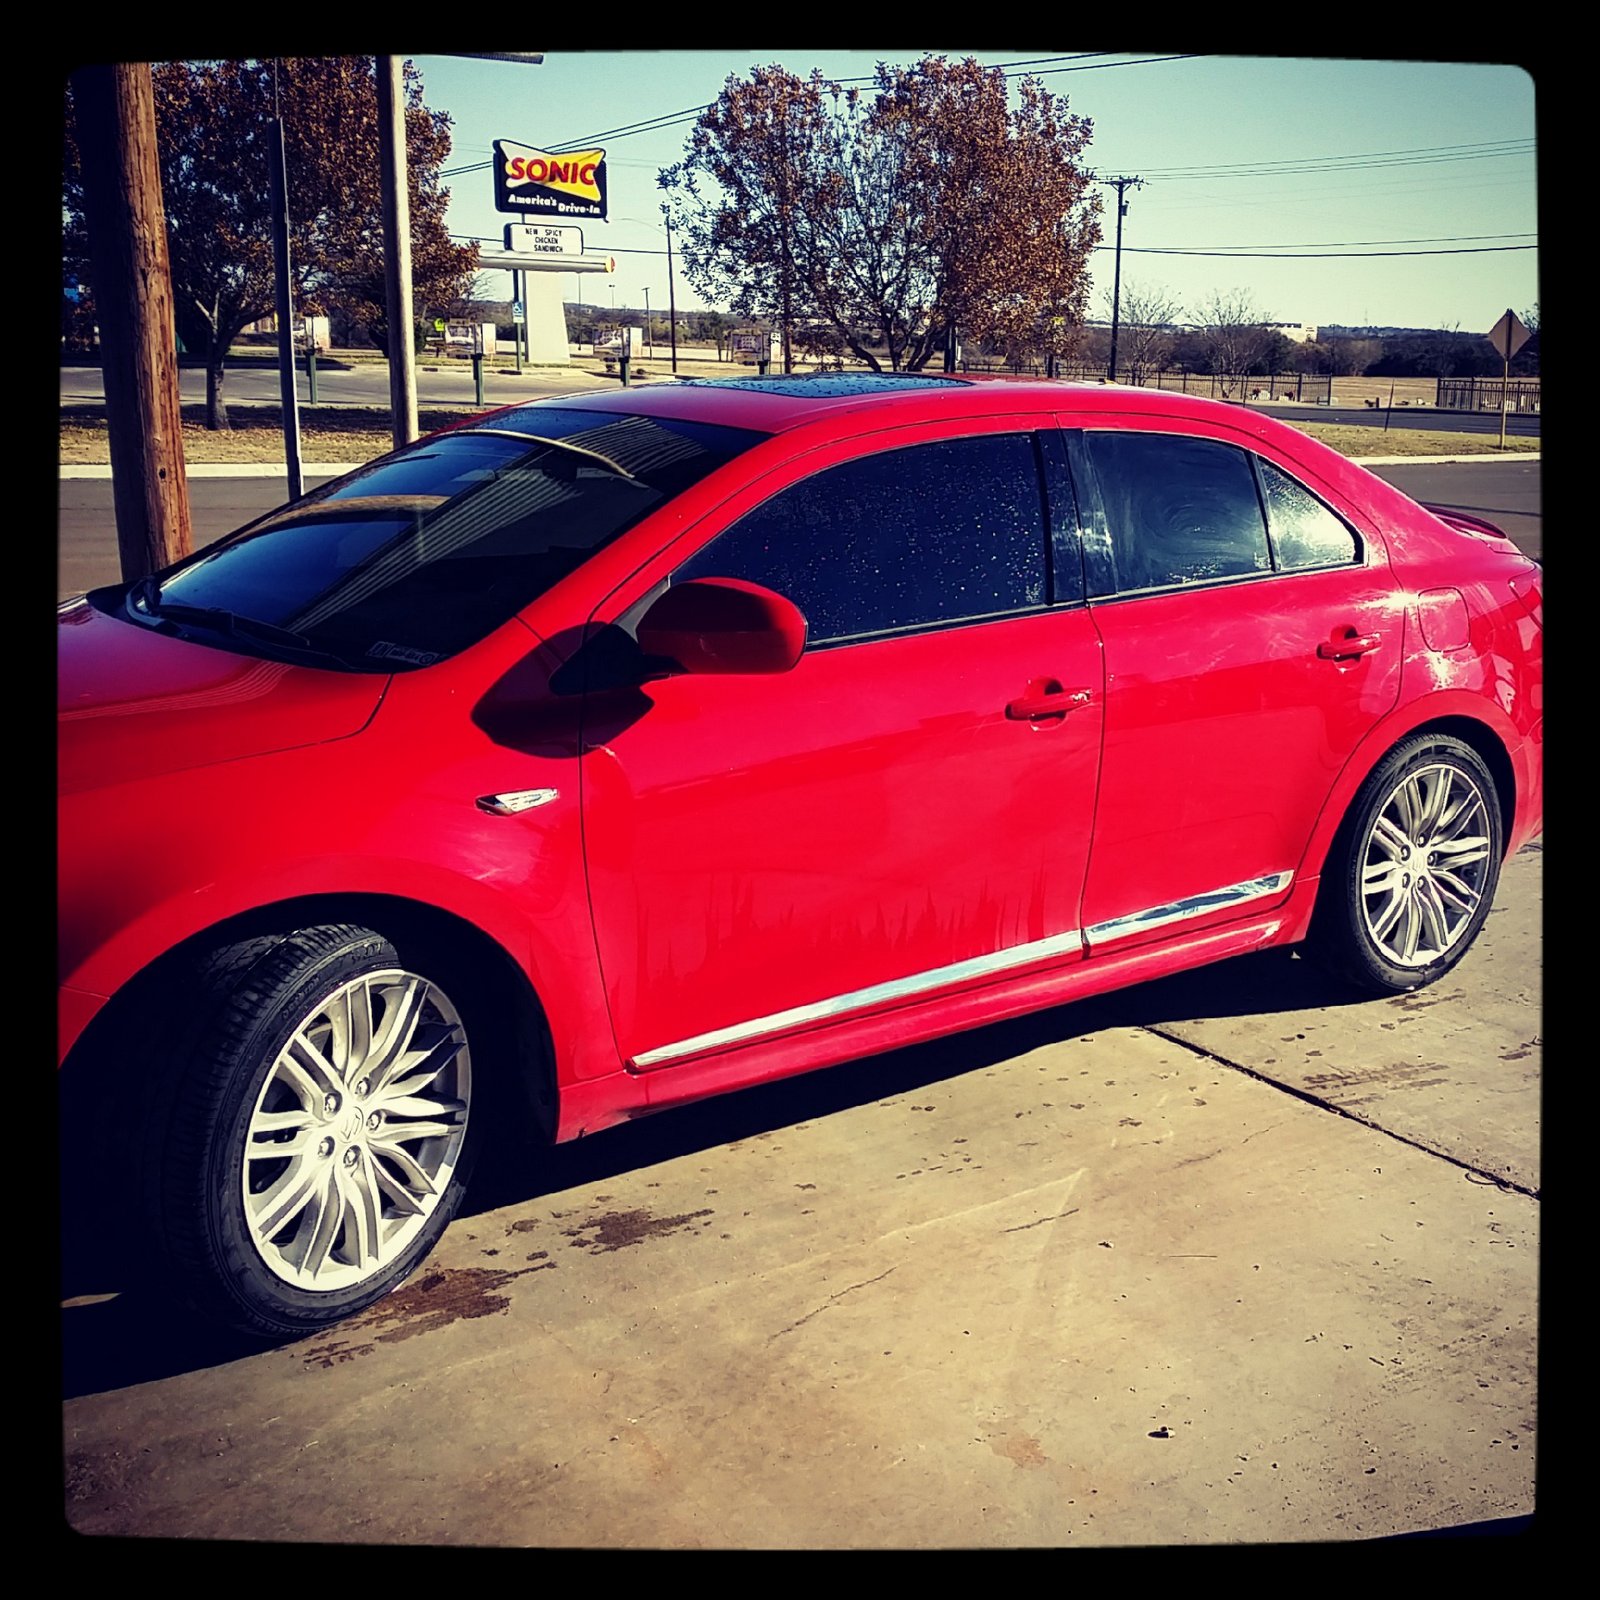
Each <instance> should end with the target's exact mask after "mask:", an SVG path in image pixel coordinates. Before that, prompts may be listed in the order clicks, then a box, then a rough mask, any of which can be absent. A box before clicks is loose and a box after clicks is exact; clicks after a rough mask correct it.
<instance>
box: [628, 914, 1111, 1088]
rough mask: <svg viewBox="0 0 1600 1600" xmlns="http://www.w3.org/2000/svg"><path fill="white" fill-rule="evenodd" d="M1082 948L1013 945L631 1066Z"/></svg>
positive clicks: (1073, 943) (1072, 939)
mask: <svg viewBox="0 0 1600 1600" xmlns="http://www.w3.org/2000/svg"><path fill="white" fill-rule="evenodd" d="M1082 948H1083V935H1082V934H1080V933H1079V932H1078V931H1077V930H1076V929H1074V930H1073V931H1072V932H1070V933H1056V934H1052V935H1051V936H1050V937H1049V938H1048V939H1035V940H1034V941H1033V942H1032V943H1031V944H1018V945H1012V946H1011V948H1010V949H1009V950H997V951H995V952H994V954H992V955H987V956H973V957H971V958H970V959H969V960H966V961H953V962H951V963H950V965H949V966H947V967H933V968H931V969H930V970H929V971H926V972H917V973H913V974H912V975H911V976H910V977H909V978H892V979H890V980H889V982H887V983H875V984H872V985H871V986H870V987H868V988H865V989H852V990H851V991H850V993H848V994H840V995H835V996H834V997H833V998H832V999H831V1000H814V1001H812V1002H811V1003H810V1004H809V1005H803V1006H791V1007H790V1008H789V1009H788V1010H787V1011H775V1012H773V1013H772V1015H771V1016H766V1017H753V1018H752V1019H751V1020H750V1021H749V1022H736V1023H734V1025H733V1026H732V1027H730V1028H717V1029H715V1030H714V1031H713V1032H711V1033H697V1034H696V1035H695V1036H694V1037H693V1038H692V1039H680V1040H679V1041H678V1042H677V1043H676V1044H664V1045H661V1046H660V1047H659V1048H657V1049H655V1050H645V1051H641V1052H640V1054H638V1055H636V1056H635V1057H634V1058H633V1061H632V1065H633V1066H635V1067H659V1066H662V1065H663V1064H664V1063H666V1062H668V1061H676V1060H677V1059H678V1058H679V1057H680V1056H691V1055H694V1054H696V1053H697V1052H698V1051H701V1050H714V1049H716V1048H717V1047H718V1046H719V1045H726V1044H739V1043H741V1042H743V1041H744V1040H746V1039H757V1038H760V1037H761V1036H762V1035H763V1034H767V1033H777V1032H778V1031H779V1030H780V1029H782V1028H795V1027H799V1026H800V1025H801V1024H803V1023H807V1022H820V1021H822V1020H823V1018H825V1017H836V1016H840V1015H842V1014H843V1013H844V1012H847V1011H860V1010H863V1009H865V1008H866V1007H868V1006H875V1005H880V1004H882V1003H883V1002H885V1001H889V1000H903V999H905V998H907V997H908V996H910V995H915V994H921V993H923V992H924V991H926V990H928V989H938V988H942V987H943V986H944V985H945V984H947V983H960V982H962V981H963V980H964V979H967V978H981V977H987V976H988V975H989V974H990V973H994V972H1004V971H1006V970H1007V969H1008V968H1011V967H1022V966H1026V965H1027V964H1028V963H1029V962H1030V961H1042V960H1044V959H1045V958H1046V957H1047V956H1062V955H1070V954H1071V953H1072V952H1074V951H1076V950H1081V949H1082Z"/></svg>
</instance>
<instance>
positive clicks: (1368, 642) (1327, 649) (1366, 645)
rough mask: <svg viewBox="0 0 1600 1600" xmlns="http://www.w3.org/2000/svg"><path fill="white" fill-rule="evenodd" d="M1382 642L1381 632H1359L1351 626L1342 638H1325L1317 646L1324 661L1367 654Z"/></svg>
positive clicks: (1341, 659)
mask: <svg viewBox="0 0 1600 1600" xmlns="http://www.w3.org/2000/svg"><path fill="white" fill-rule="evenodd" d="M1382 643H1383V635H1382V634H1381V633H1357V632H1356V630H1355V629H1354V628H1349V629H1347V630H1346V631H1345V635H1344V637H1343V638H1342V639H1341V638H1333V639H1324V640H1323V641H1322V643H1321V644H1319V645H1318V646H1317V654H1318V655H1319V656H1321V657H1322V659H1323V660H1324V661H1345V660H1348V659H1349V658H1350V657H1351V656H1364V655H1367V654H1369V653H1370V652H1371V651H1373V650H1376V649H1377V648H1378V646H1379V645H1380V644H1382Z"/></svg>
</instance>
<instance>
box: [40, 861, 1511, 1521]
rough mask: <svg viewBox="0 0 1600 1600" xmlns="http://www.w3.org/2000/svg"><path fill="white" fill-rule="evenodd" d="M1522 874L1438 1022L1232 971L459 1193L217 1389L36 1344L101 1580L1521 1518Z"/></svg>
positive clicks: (1000, 1033) (1282, 974) (68, 1483)
mask: <svg viewBox="0 0 1600 1600" xmlns="http://www.w3.org/2000/svg"><path fill="white" fill-rule="evenodd" d="M1541 864H1542V851H1540V850H1538V849H1530V850H1528V851H1526V852H1524V853H1523V854H1521V855H1519V856H1518V857H1516V858H1515V859H1514V860H1513V861H1512V862H1511V863H1510V864H1509V866H1508V869H1507V872H1506V874H1505V879H1504V883H1503V886H1502V890H1501V900H1500V909H1499V910H1497V912H1496V913H1495V915H1494V916H1493V917H1492V918H1491V922H1490V930H1491V932H1490V936H1488V937H1486V939H1485V940H1484V942H1483V943H1482V944H1480V946H1479V947H1478V948H1477V949H1475V950H1474V951H1473V953H1472V954H1471V955H1470V956H1469V957H1468V958H1467V959H1466V960H1465V961H1464V962H1463V963H1462V965H1461V966H1460V967H1459V968H1458V969H1457V972H1456V973H1455V974H1452V976H1451V977H1450V978H1449V979H1447V980H1445V982H1444V983H1442V984H1441V985H1439V986H1438V987H1437V988H1436V989H1432V990H1429V991H1425V992H1424V993H1423V994H1421V995H1417V996H1408V997H1404V998H1403V999H1402V1000H1390V1001H1385V1000H1377V1001H1368V1002H1358V1003H1355V1004H1349V1003H1346V1002H1345V999H1344V997H1343V996H1342V995H1339V994H1335V993H1333V992H1331V991H1330V990H1328V989H1327V987H1326V986H1325V985H1323V984H1321V982H1320V980H1318V979H1316V978H1315V977H1314V975H1313V974H1312V973H1311V972H1310V971H1308V970H1307V969H1306V968H1305V967H1304V965H1303V964H1302V963H1300V962H1298V961H1294V960H1290V959H1286V958H1284V957H1282V956H1275V955H1274V956H1267V957H1256V958H1250V959H1246V960H1243V961H1236V962H1231V963H1228V964H1226V965H1224V966H1221V967H1217V968H1213V969H1210V970H1209V971H1208V972H1207V973H1203V974H1200V975H1198V976H1196V977H1194V978H1185V979H1177V980H1172V981H1171V982H1169V983H1165V984H1155V985H1150V986H1147V987H1146V988H1144V989H1140V990H1131V991H1126V992H1125V993H1124V994H1123V995H1120V996H1114V997H1111V998H1110V999H1109V1000H1107V1001H1106V1002H1103V1003H1088V1004H1085V1005H1082V1006H1075V1007H1063V1008H1060V1009H1058V1010H1056V1011H1052V1012H1047V1013H1044V1014H1042V1015H1039V1016H1035V1017H1032V1018H1027V1019H1023V1020H1021V1021H1019V1022H1016V1023H1012V1024H1006V1025H1003V1026H1000V1027H995V1028H989V1029H984V1030H981V1031H979V1032H977V1033H973V1034H968V1035H965V1036H962V1037H960V1038H957V1039H954V1040H947V1041H942V1042H940V1043H938V1044H936V1045H931V1046H925V1047H921V1048H919V1049H916V1050H909V1051H902V1052H898V1053H896V1054H894V1055H891V1056H885V1057H879V1058H876V1059H872V1060H868V1061H862V1062H856V1063H851V1064H849V1065H846V1066H842V1067H839V1068H835V1069H833V1070H832V1071H830V1072H825V1073H819V1074H812V1075H810V1076H808V1077H805V1078H800V1079H795V1080H791V1081H789V1082H787V1083H783V1084H778V1085H773V1086H770V1087H768V1088H765V1089H761V1090H757V1091H752V1092H750V1093H747V1094H744V1095H739V1096H734V1097H730V1098H727V1099H724V1100H721V1101H717V1102H709V1103H707V1104H705V1105H702V1106H698V1107H691V1108H688V1109H685V1110H682V1111H678V1112H673V1113H669V1114H667V1115H664V1116H661V1117H657V1118H655V1119H652V1120H651V1121H648V1122H644V1123H639V1124H634V1125H632V1126H629V1127H626V1128H623V1129H619V1130H616V1131H614V1132H612V1133H609V1134H606V1135H602V1136H600V1137H598V1138H596V1139H593V1140H589V1141H582V1142H580V1143H579V1144H577V1145H574V1146H567V1147H563V1148H562V1149H560V1150H557V1151H555V1152H552V1153H551V1154H550V1155H549V1156H548V1157H547V1158H546V1160H545V1162H544V1164H543V1165H542V1166H541V1167H540V1168H539V1169H538V1170H525V1169H517V1168H512V1167H506V1166H503V1165H502V1166H501V1167H499V1168H497V1169H495V1170H493V1171H491V1172H488V1173H484V1174H480V1185H479V1190H478V1193H477V1195H476V1197H475V1203H474V1206H473V1207H472V1208H470V1213H471V1214H469V1215H467V1216H465V1217H463V1218H461V1219H459V1220H458V1221H457V1223H456V1224H455V1225H454V1226H453V1227H452V1229H451V1230H450V1232H449V1233H448V1235H447V1236H446V1239H445V1241H444V1244H443V1246H442V1248H441V1250H440V1251H439V1252H438V1254H437V1255H436V1257H435V1259H434V1260H433V1261H432V1262H431V1263H429V1264H428V1266H427V1267H426V1268H425V1269H424V1270H423V1271H422V1272H421V1273H419V1274H418V1276H417V1277H416V1278H415V1279H413V1280H412V1282H411V1283H410V1284H409V1285H407V1286H406V1287H405V1288H403V1289H402V1290H401V1291H400V1292H399V1293H398V1294H396V1295H395V1296H392V1297H391V1298H390V1299H389V1300H387V1301H385V1302H383V1303H381V1304H380V1305H378V1306H376V1307H374V1308H373V1309H372V1310H370V1311H369V1312H367V1313H366V1314H365V1315H364V1316H362V1317H359V1318H357V1319H355V1320H354V1321H352V1322H350V1323H347V1324H345V1325H343V1326H342V1327H339V1328H336V1329H334V1330H333V1331H332V1332H330V1333H328V1334H324V1335H322V1336H320V1337H317V1338H314V1339H310V1340H305V1341H302V1342H300V1343H297V1344H292V1345H286V1346H283V1347H281V1348H278V1349H273V1350H268V1351H265V1352H261V1353H244V1352H243V1351H241V1349H240V1348H239V1347H238V1346H234V1345H230V1344H229V1343H228V1342H226V1341H223V1340H210V1341H209V1342H208V1339H207V1336H206V1335H204V1333H203V1332H201V1331H199V1330H195V1329H193V1328H183V1327H181V1326H176V1325H175V1324H174V1322H173V1319H172V1317H171V1316H170V1314H169V1310H168V1308H167V1307H165V1306H164V1305H163V1304H161V1302H160V1301H159V1300H158V1299H155V1298H154V1297H151V1296H149V1295H148V1293H145V1294H141V1291H140V1290H139V1288H138V1286H137V1285H121V1284H110V1283H100V1284H98V1285H89V1284H84V1283H80V1284H77V1285H74V1286H72V1287H75V1288H77V1289H78V1290H79V1291H80V1292H81V1291H83V1290H86V1289H89V1288H91V1287H98V1288H99V1289H100V1290H101V1291H110V1290H114V1289H119V1288H121V1289H124V1290H125V1292H123V1293H121V1294H119V1295H117V1297H116V1298H113V1299H108V1300H99V1301H96V1302H94V1303H78V1304H73V1305H71V1306H70V1307H69V1308H68V1309H66V1310H65V1311H64V1313H63V1326H64V1333H65V1340H66V1343H65V1349H66V1366H65V1374H66V1378H67V1383H68V1390H69V1396H70V1397H69V1398H68V1400H67V1402H66V1405H65V1409H64V1416H63V1423H64V1449H65V1473H66V1476H65V1509H66V1514H67V1517H68V1520H69V1521H70V1523H71V1525H72V1526H73V1527H75V1528H77V1529H79V1530H80V1531H83V1532H87V1533H116V1534H123V1535H134V1536H145V1535H160V1536H167V1537H182V1538H192V1537H205V1538H217V1539H256V1540H269V1541H270V1540H302V1541H303V1540H317V1541H328V1542H334V1543H345V1542H351V1543H362V1544H369V1543H385V1544H396V1545H410V1544H415V1543H434V1544H479V1545H502V1546H518V1547H526V1546H583V1547H602V1548H609V1547H633V1548H638V1547H648V1548H686V1547H738V1548H750V1547H755V1548H822V1547H829V1548H832V1547H844V1548H856V1549H864V1548H936V1547H937V1548H947V1547H979V1548H991V1547H1002V1546H1070V1545H1077V1544H1084V1545H1123V1544H1158V1545H1159V1544H1173V1545H1183V1544H1211V1543H1217V1544H1220V1543H1234V1542H1251V1543H1278V1542H1296V1541H1307V1540H1341V1539H1351V1538H1362V1537H1373V1536H1380V1535H1387V1534H1396V1533H1402V1532H1410V1531H1417V1530H1423V1529H1432V1528H1444V1527H1449V1526H1453V1525H1459V1524H1464V1523H1476V1522H1484V1521H1493V1520H1495V1519H1503V1518H1519V1517H1526V1516H1527V1515H1529V1514H1530V1513H1531V1512H1532V1511H1533V1510H1534V1508H1535V1465H1536V1425H1537V1417H1536V1411H1535V1393H1536V1391H1535V1385H1536V1376H1537V1345H1538V1325H1537V1312H1538V1287H1539V1285H1538V1271H1537V1267H1538V1240H1539V1210H1540V1207H1539V1201H1538V1198H1537V1178H1538V1164H1537V1149H1538V1094H1537V1084H1538V1074H1539V1057H1540V1039H1539V1025H1540V1024H1539V1017H1538V1004H1537V988H1538V967H1539V962H1538V926H1539V900H1540V882H1541Z"/></svg>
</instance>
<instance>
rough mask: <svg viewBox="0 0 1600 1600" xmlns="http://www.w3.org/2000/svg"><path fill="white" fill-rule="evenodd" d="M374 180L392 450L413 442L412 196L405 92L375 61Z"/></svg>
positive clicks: (392, 65)
mask: <svg viewBox="0 0 1600 1600" xmlns="http://www.w3.org/2000/svg"><path fill="white" fill-rule="evenodd" d="M376 68H377V78H378V174H379V180H378V181H379V183H380V185H381V187H382V194H383V277H384V308H385V313H386V316H387V319H388V323H389V409H390V412H391V413H392V417H391V421H392V424H393V432H394V445H395V449H397V450H398V449H399V448H400V446H401V445H403V444H410V443H411V441H412V440H413V439H415V438H416V437H417V433H418V428H417V373H416V362H415V350H414V348H413V344H412V341H413V339H414V337H415V335H414V333H413V330H412V326H411V193H410V190H409V189H408V188H407V184H406V125H405V105H406V91H405V83H404V80H403V76H402V72H401V65H400V58H399V57H398V56H378V57H377V58H376Z"/></svg>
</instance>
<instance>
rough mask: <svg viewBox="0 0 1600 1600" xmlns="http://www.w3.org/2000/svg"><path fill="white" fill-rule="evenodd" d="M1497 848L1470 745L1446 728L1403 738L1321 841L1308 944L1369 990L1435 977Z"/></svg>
mask: <svg viewBox="0 0 1600 1600" xmlns="http://www.w3.org/2000/svg"><path fill="white" fill-rule="evenodd" d="M1504 853H1505V829H1504V823H1503V821H1502V818H1501V816H1500V802H1499V796H1498V794H1497V793H1496V790H1495V784H1494V778H1493V777H1492V775H1491V774H1490V772H1489V769H1488V767H1487V766H1485V765H1484V762H1483V759H1482V758H1481V757H1480V756H1479V755H1478V753H1477V751H1475V750H1474V749H1473V748H1472V747H1471V745H1469V744H1466V743H1464V742H1463V741H1462V740H1460V739H1456V738H1453V737H1451V736H1449V735H1445V734H1419V735H1417V736H1415V737H1414V738H1410V739H1407V740H1405V741H1404V742H1403V743H1402V744H1399V745H1397V746H1396V747H1395V748H1394V749H1393V750H1392V751H1390V753H1389V754H1388V755H1387V756H1386V757H1385V758H1384V759H1383V761H1382V762H1380V763H1379V765H1378V766H1377V767H1376V768H1375V769H1374V770H1373V771H1372V773H1371V774H1369V776H1368V777H1367V780H1366V782H1365V783H1364V784H1362V786H1361V790H1360V792H1359V793H1358V794H1357V796H1356V799H1355V803H1354V804H1353V805H1352V806H1351V808H1350V812H1349V814H1348V815H1347V816H1346V818H1345V821H1344V824H1343V826H1342V827H1341V828H1340V830H1339V834H1338V836H1337V838H1336V839H1335V840H1334V844H1333V848H1332V849H1331V850H1330V851H1329V852H1328V860H1327V863H1326V865H1325V866H1324V869H1323V874H1322V886H1321V891H1320V893H1319V895H1318V900H1317V911H1316V915H1315V917H1314V919H1313V923H1312V931H1311V939H1310V945H1311V949H1312V952H1313V953H1314V954H1315V955H1316V956H1318V957H1319V958H1320V959H1321V960H1322V961H1323V963H1324V964H1325V965H1326V966H1328V967H1329V968H1331V969H1332V970H1333V971H1334V972H1335V973H1337V974H1338V975H1339V976H1341V977H1342V978H1344V979H1346V980H1347V981H1348V982H1350V983H1352V984H1354V985H1355V986H1356V987H1358V988H1360V989H1363V990H1365V991H1367V992H1368V993H1371V994H1405V993H1408V992H1409V991H1411V990H1413V989H1421V988H1424V987H1425V986H1426V985H1428V984H1430V983H1434V982H1436V981H1437V980H1438V979H1440V978H1442V977H1443V976H1444V974H1445V973H1447V972H1448V971H1449V970H1450V969H1451V968H1452V967H1453V966H1455V964H1456V963H1457V962H1458V961H1460V959H1461V958H1462V957H1463V956H1464V955H1465V954H1466V953H1467V951H1468V950H1470V949H1471V948H1472V943H1473V941H1474V940H1475V939H1476V938H1477V937H1478V934H1479V932H1480V931H1481V930H1482V928H1483V924H1484V922H1485V920H1486V919H1487V918H1488V915H1489V911H1490V908H1491V906H1492V904H1493V902H1494V894H1495V888H1496V886H1497V884H1498V883H1499V880H1500V865H1501V860H1502V857H1503V856H1504Z"/></svg>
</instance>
